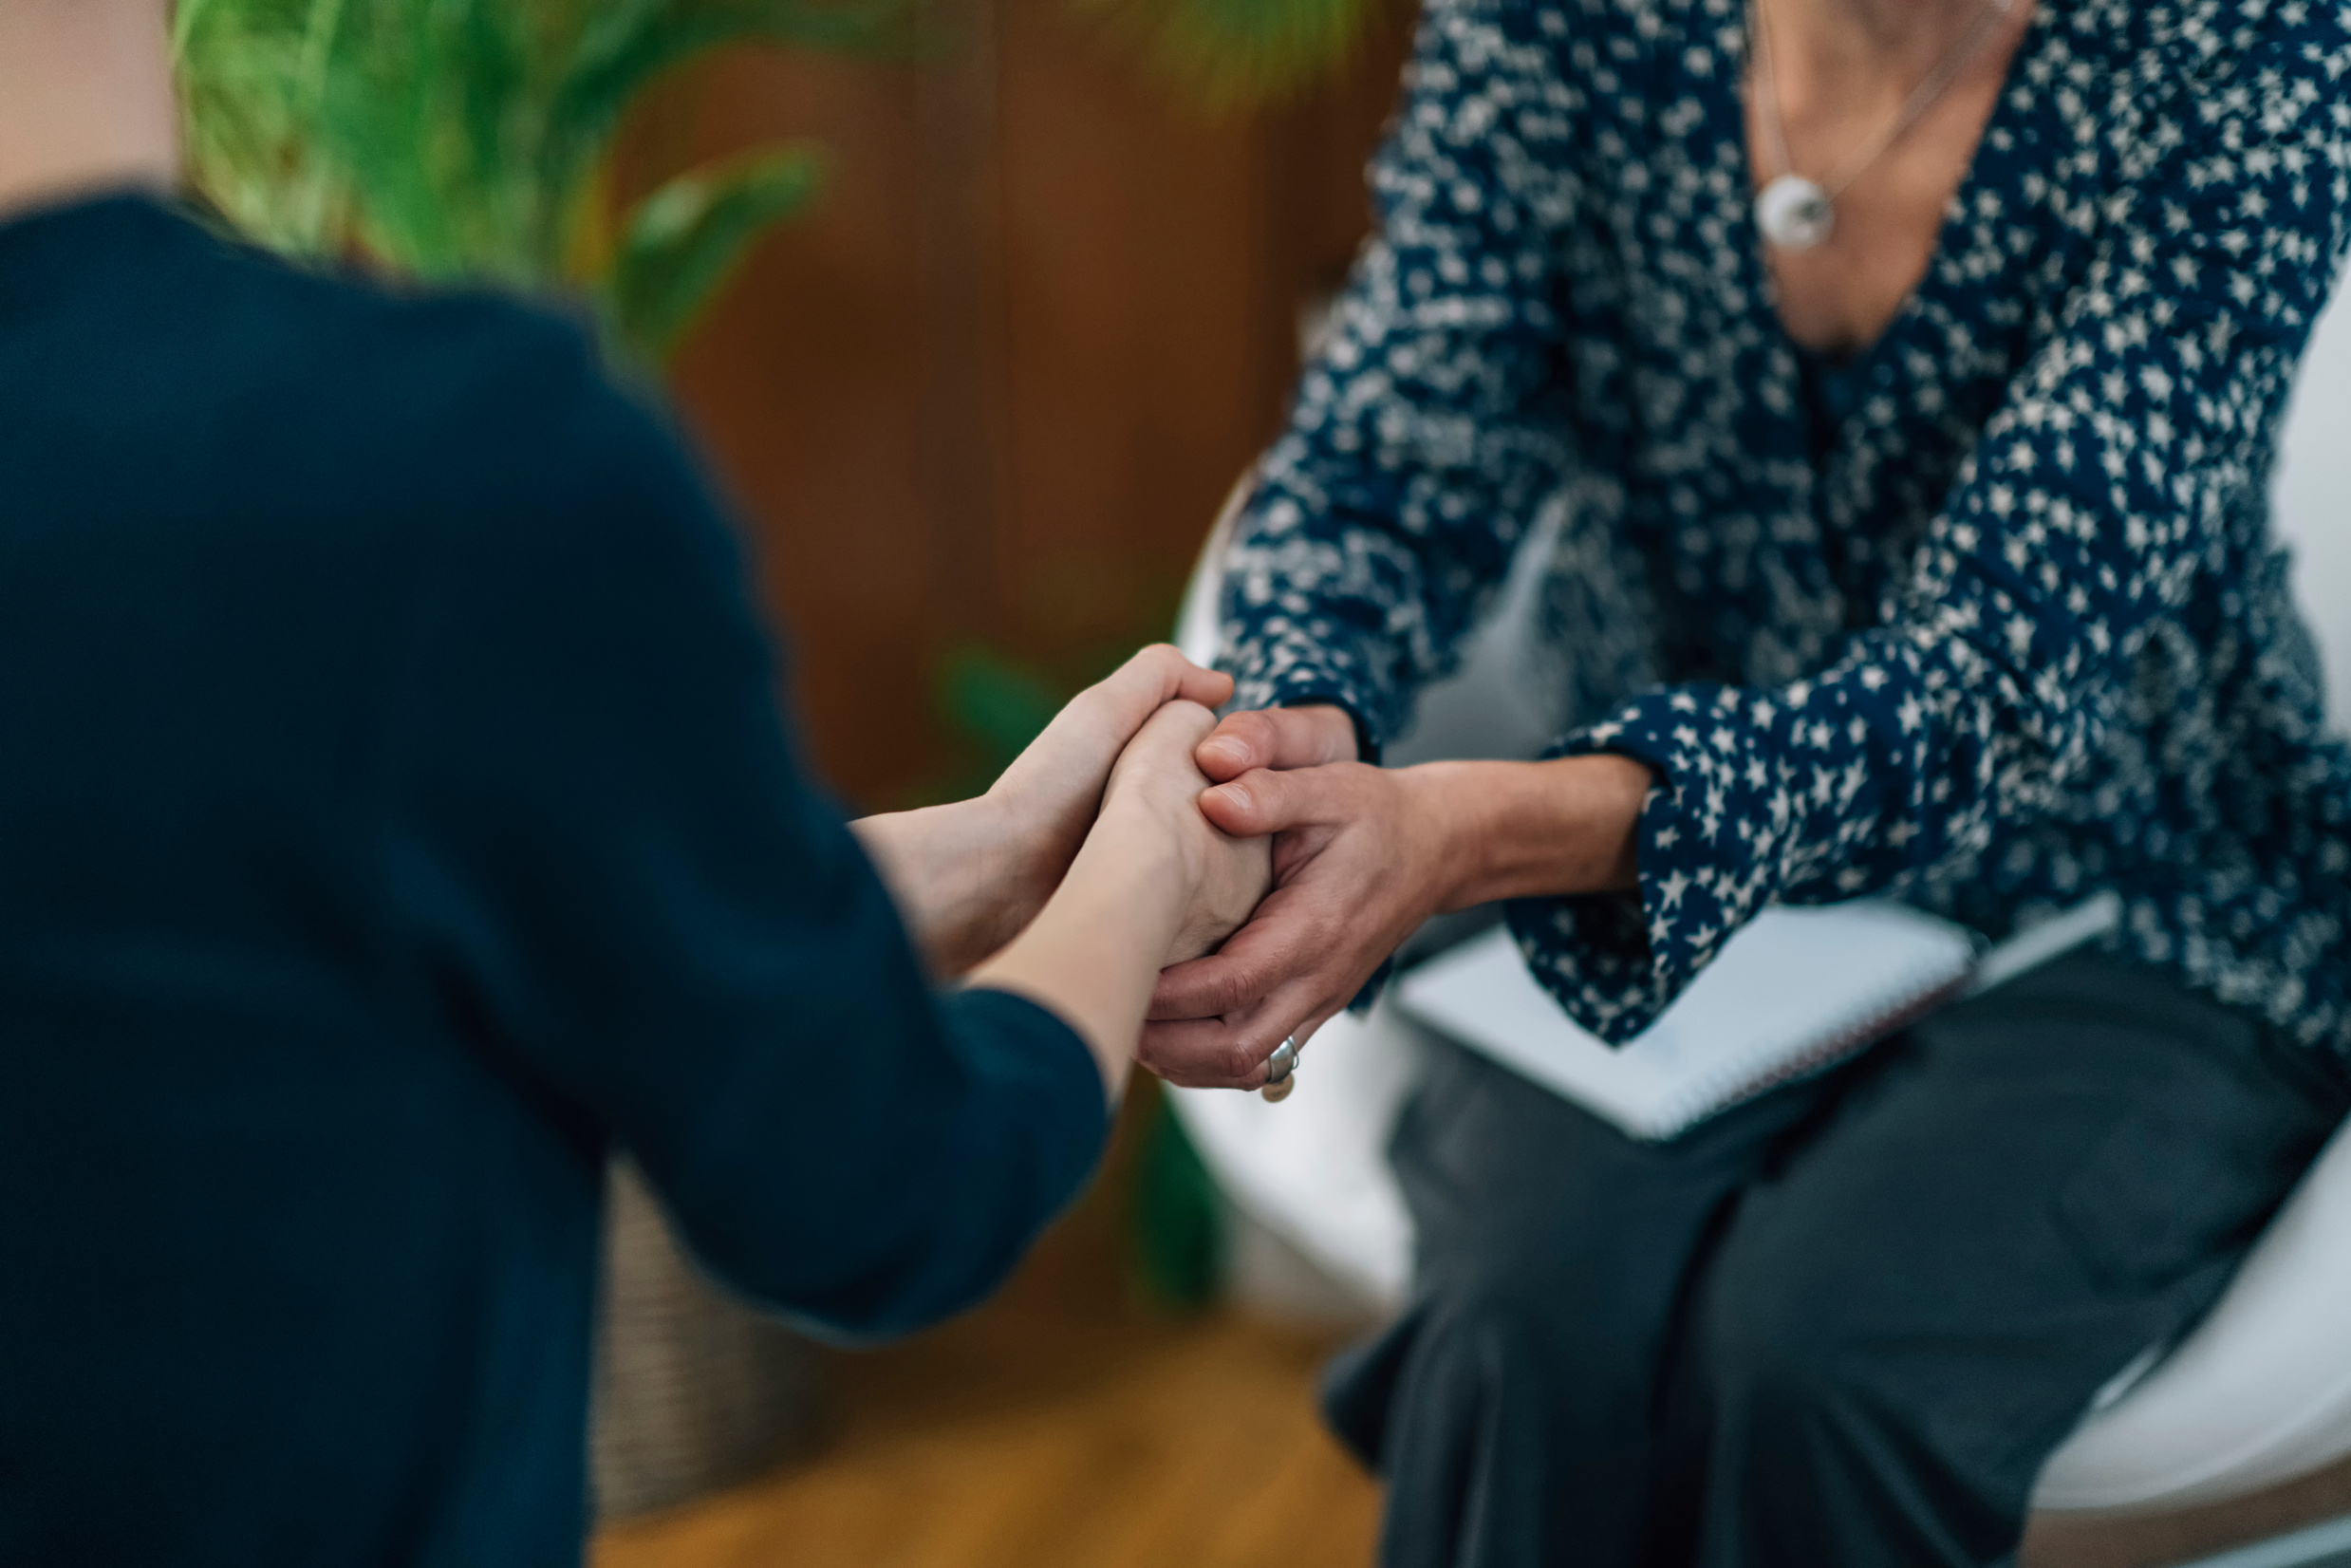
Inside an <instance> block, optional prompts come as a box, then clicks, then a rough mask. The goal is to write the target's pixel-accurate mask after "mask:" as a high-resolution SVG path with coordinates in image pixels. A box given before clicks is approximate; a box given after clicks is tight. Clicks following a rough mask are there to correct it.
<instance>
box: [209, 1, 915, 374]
mask: <svg viewBox="0 0 2351 1568" xmlns="http://www.w3.org/2000/svg"><path fill="white" fill-rule="evenodd" d="M904 24H905V0H181V4H180V6H179V9H178V13H177V21H176V24H175V27H176V33H177V36H176V39H175V44H176V47H177V53H178V65H179V76H180V82H181V92H182V97H183V100H184V103H185V106H186V123H187V143H188V157H189V163H190V167H191V172H192V175H193V177H194V178H195V181H196V185H197V186H198V188H199V189H200V190H202V191H203V193H204V194H205V195H206V196H208V197H209V198H210V199H211V200H212V201H213V202H214V203H215V205H216V206H217V207H218V208H219V209H220V210H221V212H222V214H223V215H225V216H226V217H228V218H229V220H230V221H231V222H233V223H234V224H235V225H237V226H238V227H239V228H240V229H241V230H242V231H244V232H245V233H248V234H249V235H251V236H252V238H254V239H255V240H257V241H259V242H261V243H263V244H265V245H269V246H271V247H273V248H275V249H277V250H280V251H282V252H287V253H289V254H291V255H295V256H304V257H337V256H341V255H344V254H345V253H347V252H353V251H357V252H361V253H364V254H365V255H366V256H368V257H369V258H370V259H371V260H373V261H374V262H375V263H377V264H378V265H381V266H383V267H386V268H388V269H390V270H392V271H398V272H401V273H402V274H405V275H408V276H411V277H416V278H420V279H424V280H427V281H436V282H438V281H448V280H454V279H467V280H476V281H489V282H494V283H503V284H507V285H510V286H513V287H515V288H519V289H534V290H536V289H550V288H567V289H573V290H576V291H580V292H583V293H585V294H587V295H588V296H589V297H590V298H592V299H593V300H594V301H595V302H596V303H597V305H598V307H599V308H600V309H601V310H602V312H603V314H604V317H605V320H606V327H607V328H608V330H609V332H610V334H611V335H612V337H613V339H614V340H615V342H616V344H617V345H619V346H620V347H622V348H623V349H624V350H625V352H626V353H628V354H631V355H633V356H635V357H637V358H638V359H640V360H641V361H643V362H645V363H648V364H659V363H661V362H662V361H663V360H664V359H666V358H667V356H668V355H669V354H670V353H671V352H672V351H674V350H675V348H676V347H677V346H678V345H679V343H680V342H681V340H682V339H683V338H684V336H685V335H686V333H687V332H688V331H690V330H691V329H692V327H694V325H695V323H696V322H697V321H698V320H699V319H700V316H701V315H702V314H703V312H704V311H705V310H706V309H707V308H708V307H709V306H710V304H711V303H712V302H713V301H714V300H715V299H716V297H717V295H718V291H719V290H720V289H722V288H723V287H724V285H725V284H726V282H727V280H728V279H729V278H730V277H731V276H732V275H733V273H734V271H736V269H737V267H739V266H740V264H741V262H742V261H743V259H744V258H745V256H746V255H747V254H748V253H749V252H750V249H751V247H752V246H753V245H754V244H755V243H756V241H757V240H758V239H759V237H760V236H761V235H762V234H764V233H767V232H768V231H769V230H770V229H771V228H772V227H773V226H774V225H775V224H776V223H778V222H781V221H783V220H784V219H786V218H789V217H791V216H792V215H793V214H795V213H797V212H799V211H800V210H801V209H802V208H803V207H805V206H806V205H807V203H808V202H809V200H810V199H811V198H812V196H814V195H815V193H816V191H817V189H818V187H819V185H820V184H821V182H822V178H823V168H824V165H823V161H822V159H821V156H820V154H819V153H818V152H817V150H816V149H814V148H812V147H809V146H805V145H798V144H785V145H774V146H767V147H760V148H756V149H754V150H752V151H750V152H747V153H742V154H738V155H737V156H734V157H731V158H728V159H722V160H718V161H716V162H713V163H710V164H707V165H705V166H703V167H700V168H696V169H690V170H687V171H686V172H684V173H683V174H681V175H679V176H677V177H675V178H673V179H670V180H669V181H667V182H666V183H664V184H662V185H661V186H659V187H658V188H657V189H655V190H653V191H652V192H651V193H649V194H648V195H646V196H644V197H643V199H641V200H639V201H637V202H636V203H635V204H634V205H633V206H631V207H629V208H628V209H627V210H626V211H625V212H618V213H616V212H614V211H613V210H612V202H611V200H610V190H609V182H610V171H611V160H612V148H613V143H614V140H616V138H617V137H618V136H619V134H620V130H621V127H622V124H623V121H625V117H626V115H627V112H628V110H629V107H630V105H631V104H633V103H635V102H636V101H637V99H638V98H639V96H640V95H641V94H643V93H644V91H645V89H646V88H647V87H649V86H650V85H652V84H654V83H655V82H656V81H658V80H660V79H661V78H662V77H663V76H665V75H666V74H668V73H669V72H671V71H673V70H675V69H677V68H679V67H680V66H681V65H686V64H688V63H690V62H692V61H694V60H697V59H700V58H701V57H702V56H704V55H706V54H708V53H710V52H712V51H714V50H717V49H719V48H722V47H727V46H729V45H735V44H744V43H764V44H771V45H783V46H794V47H824V48H855V49H876V48H887V47H893V46H895V45H897V44H899V43H901V42H903V39H904V37H905V26H904Z"/></svg>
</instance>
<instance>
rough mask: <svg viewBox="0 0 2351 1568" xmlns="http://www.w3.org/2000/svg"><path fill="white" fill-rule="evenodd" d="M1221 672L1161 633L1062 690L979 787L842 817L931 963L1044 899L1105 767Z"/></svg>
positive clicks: (1221, 695) (941, 963)
mask: <svg viewBox="0 0 2351 1568" xmlns="http://www.w3.org/2000/svg"><path fill="white" fill-rule="evenodd" d="M1232 691H1233V682H1232V678H1231V677H1229V676H1225V675H1221V674H1219V673H1217V672H1216V671H1213V670H1203V669H1202V668H1200V667H1199V666H1198V665H1196V664H1194V663H1191V662H1190V661H1189V660H1187V659H1185V657H1184V656H1183V655H1182V654H1181V653H1179V652H1177V651H1176V650H1175V649H1174V648H1172V647H1170V646H1167V645H1166V644H1156V645H1154V646H1151V647H1148V648H1145V649H1143V650H1142V651H1141V652H1140V653H1137V654H1136V655H1135V656H1134V657H1133V658H1131V659H1129V660H1128V661H1127V663H1124V664H1122V665H1121V666H1119V668H1118V670H1117V671H1116V673H1114V674H1112V675H1111V676H1110V678H1109V679H1108V680H1105V681H1101V682H1099V683H1097V684H1095V685H1092V686H1090V687H1088V688H1087V689H1086V690H1084V691H1082V692H1080V693H1078V695H1077V696H1076V697H1074V698H1073V699H1072V700H1070V703H1069V705H1068V706H1067V707H1065V708H1063V709H1062V710H1061V712H1060V713H1059V714H1057V715H1056V716H1054V721H1053V722H1052V723H1051V724H1049V725H1047V726H1046V727H1045V732H1044V733H1043V734H1042V735H1040V736H1038V737H1036V740H1034V741H1032V742H1031V743H1030V745H1029V747H1028V749H1027V750H1026V751H1024V752H1022V753H1021V754H1020V756H1019V757H1018V758H1017V760H1015V761H1014V763H1013V765H1012V766H1011V767H1010V768H1007V769H1006V770H1005V771H1004V775H1003V776H1002V777H1001V778H998V780H997V781H996V783H995V784H994V785H993V786H992V787H991V788H990V789H989V791H988V793H986V794H984V795H981V796H980V797H979V798H977V799H974V800H963V801H958V802H956V803H955V804H954V805H951V806H933V807H928V808H925V809H924V810H922V811H917V812H893V813H891V814H889V815H886V816H872V817H867V818H865V819H864V820H862V821H860V822H857V823H855V824H853V825H852V826H853V827H854V828H855V830H856V832H857V836H858V838H859V840H860V841H861V842H862V843H863V844H864V846H865V849H866V852H867V854H868V855H869V856H870V857H871V858H872V859H873V861H874V864H875V865H876V866H877V867H878V868H880V869H881V872H882V875H883V878H884V880H885V881H886V882H887V883H888V884H889V887H890V891H891V893H892V895H893V896H894V897H895V898H896V899H897V901H898V905H899V911H900V913H901V914H902V915H903V916H904V918H905V922H906V924H907V927H908V929H909V930H910V931H911V932H912V933H913V935H914V938H915V943H916V945H917V946H918V947H919V948H920V949H921V950H922V952H923V954H924V958H925V960H926V961H928V962H929V964H930V966H931V969H932V972H933V973H935V974H938V975H942V976H947V975H957V974H961V973H962V972H963V971H964V970H966V969H969V968H970V967H971V966H972V965H973V964H975V963H977V962H979V961H980V960H981V959H983V958H985V957H987V956H988V955H989V954H990V953H993V952H995V951H996V950H997V949H998V948H1000V947H1002V946H1003V945H1004V944H1005V943H1007V942H1010V941H1011V940H1012V939H1013V938H1014V937H1015V936H1016V935H1017V934H1018V933H1019V931H1020V929H1021V928H1022V927H1023V926H1025V925H1027V924H1028V923H1029V922H1030V921H1031V920H1032V919H1034V918H1035V917H1036V912H1037V911H1038V910H1039V909H1041V908H1043V907H1044V905H1045V901H1046V899H1048V898H1049V897H1051V896H1052V893H1053V890H1054V887H1057V886H1059V884H1060V882H1061V879H1062V876H1063V875H1064V874H1065V873H1066V872H1067V871H1068V870H1069V868H1070V863H1071V861H1072V859H1073V857H1075V855H1076V854H1077V851H1078V846H1080V845H1081V844H1083V843H1084V842H1085V841H1086V833H1087V830H1088V829H1090V828H1091V827H1092V825H1093V820H1094V814H1095V812H1096V810H1097V809H1098V808H1099V807H1100V805H1101V803H1102V795H1103V789H1104V787H1105V785H1107V784H1108V782H1109V780H1110V770H1111V768H1112V766H1113V765H1115V764H1116V762H1117V761H1118V758H1119V756H1120V754H1121V753H1122V752H1123V751H1125V750H1126V748H1127V745H1128V742H1129V741H1130V740H1132V739H1133V738H1134V737H1135V735H1136V733H1137V732H1138V731H1139V730H1141V729H1142V728H1143V726H1144V724H1145V722H1146V720H1148V719H1150V717H1151V716H1152V715H1153V714H1155V713H1157V712H1158V711H1159V710H1160V708H1161V707H1162V706H1164V705H1165V704H1166V703H1168V702H1171V701H1184V702H1189V703H1197V704H1200V705H1201V706H1203V708H1205V707H1213V706H1215V705H1216V704H1217V703H1220V702H1222V701H1223V700H1225V699H1227V698H1229V697H1230V696H1231V695H1232Z"/></svg>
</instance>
